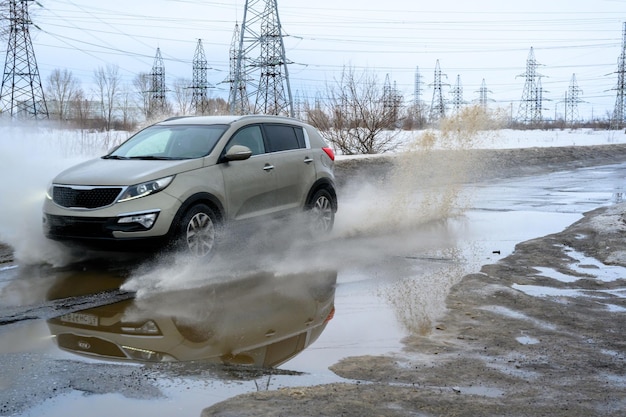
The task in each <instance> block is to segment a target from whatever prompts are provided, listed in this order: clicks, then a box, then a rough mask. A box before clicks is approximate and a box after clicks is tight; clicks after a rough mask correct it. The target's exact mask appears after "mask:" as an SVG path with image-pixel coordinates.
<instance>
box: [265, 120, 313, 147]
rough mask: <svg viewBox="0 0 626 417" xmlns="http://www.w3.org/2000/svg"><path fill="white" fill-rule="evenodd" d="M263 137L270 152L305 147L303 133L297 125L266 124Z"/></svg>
mask: <svg viewBox="0 0 626 417" xmlns="http://www.w3.org/2000/svg"><path fill="white" fill-rule="evenodd" d="M264 130H265V138H266V140H267V142H268V145H269V148H270V149H269V150H270V152H280V151H288V150H292V149H300V148H305V147H306V145H305V141H304V133H303V132H302V128H301V127H299V126H289V125H279V124H266V125H264Z"/></svg>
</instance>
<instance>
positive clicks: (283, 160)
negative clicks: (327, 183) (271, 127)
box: [274, 149, 318, 210]
mask: <svg viewBox="0 0 626 417" xmlns="http://www.w3.org/2000/svg"><path fill="white" fill-rule="evenodd" d="M316 152H318V151H316V150H314V149H295V150H290V151H284V152H277V153H275V154H274V165H275V167H276V181H277V184H276V205H277V206H278V207H279V209H280V210H286V209H295V208H299V207H301V205H302V204H303V203H302V201H303V197H305V196H306V195H307V192H308V190H309V188H310V187H311V186H312V185H313V183H314V182H315V179H316V169H315V164H314V163H313V161H314V160H313V158H314V157H315V155H314V154H315V153H316Z"/></svg>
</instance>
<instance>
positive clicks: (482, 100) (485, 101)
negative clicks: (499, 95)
mask: <svg viewBox="0 0 626 417" xmlns="http://www.w3.org/2000/svg"><path fill="white" fill-rule="evenodd" d="M489 93H493V91H491V90H489V89H488V88H487V83H486V82H485V79H484V78H483V81H482V83H480V88H479V89H478V105H479V106H480V107H482V108H483V109H484V110H486V109H487V106H488V105H489V102H490V101H493V100H492V99H490V98H489Z"/></svg>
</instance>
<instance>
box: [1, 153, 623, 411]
mask: <svg viewBox="0 0 626 417" xmlns="http://www.w3.org/2000/svg"><path fill="white" fill-rule="evenodd" d="M625 176H626V164H618V165H605V166H599V167H593V168H577V169H572V170H563V171H559V172H555V173H551V174H541V175H533V176H527V177H521V178H511V179H502V180H498V181H490V182H488V183H487V182H486V183H477V184H473V185H472V186H466V187H464V189H463V190H462V191H459V194H458V198H459V199H466V201H467V202H468V207H466V208H465V209H464V210H463V211H462V213H460V214H459V213H458V212H457V213H455V214H454V216H450V217H449V218H447V219H446V221H445V222H437V223H431V224H429V225H428V226H425V227H422V228H419V229H417V230H410V231H402V230H395V231H393V233H385V232H380V231H378V230H375V231H368V230H365V231H359V232H358V233H352V232H351V231H352V230H353V229H352V224H351V220H352V219H346V220H345V221H343V220H342V219H341V217H339V218H338V225H337V226H338V235H337V236H335V237H333V238H332V239H329V240H328V241H326V242H323V244H322V245H318V246H316V247H315V248H316V249H315V250H314V249H312V248H311V246H309V245H306V244H304V245H300V244H298V245H288V246H289V247H290V248H291V249H290V250H289V251H284V250H280V251H276V250H274V249H272V248H271V247H270V248H265V249H263V250H259V254H257V255H250V254H249V253H247V252H245V253H246V255H250V256H247V257H246V258H247V259H245V261H242V259H241V257H237V258H235V259H233V258H232V257H229V256H224V257H223V258H222V259H217V263H216V265H212V266H211V267H208V266H206V265H196V264H193V263H190V262H189V261H188V260H186V259H169V260H168V261H167V262H165V263H159V262H154V263H144V262H142V260H141V259H134V260H128V259H124V260H116V259H113V260H110V259H107V260H105V261H102V260H98V261H96V260H89V261H86V262H82V263H76V264H72V265H68V266H66V267H62V268H52V267H49V266H44V265H29V266H27V265H20V264H19V263H17V264H15V263H11V262H5V263H3V264H0V365H1V367H2V369H3V372H2V375H1V376H0V415H37V416H55V415H67V413H68V410H74V411H76V412H84V413H88V414H89V415H93V416H95V415H103V416H104V415H110V414H121V415H131V414H132V415H153V416H165V415H172V414H174V413H175V414H176V415H180V416H187V415H189V416H197V415H199V414H200V412H201V410H202V409H203V408H205V407H207V406H209V405H211V404H213V403H215V402H218V401H220V400H222V399H225V398H229V397H231V396H233V395H236V394H238V393H242V392H250V391H254V390H264V389H277V388H280V387H284V386H300V385H311V384H320V383H327V382H334V381H339V380H341V378H339V377H337V376H336V375H334V374H333V373H332V372H330V371H329V370H328V367H329V366H330V365H332V364H333V363H335V362H336V361H337V360H339V359H341V358H343V357H346V356H354V355H366V354H367V355H376V354H382V353H386V352H392V351H396V350H399V349H401V347H402V343H401V340H402V338H403V337H404V336H406V335H408V334H411V333H412V332H419V331H420V328H421V327H428V326H430V325H432V323H433V322H434V320H436V317H437V316H438V315H439V314H441V312H442V311H443V308H444V301H445V296H446V294H447V290H448V289H449V288H450V287H451V286H452V285H453V284H455V283H456V282H458V280H459V279H460V277H462V276H463V274H465V273H468V272H472V271H475V270H476V268H478V267H479V266H480V265H483V264H485V263H489V262H494V261H497V260H498V259H499V258H500V257H504V256H506V255H508V254H510V253H511V252H512V251H513V249H514V245H515V244H516V243H518V242H521V241H524V240H528V239H531V238H534V237H538V236H543V235H546V234H549V233H553V232H556V231H559V230H562V229H563V228H564V227H566V226H567V225H569V224H571V223H573V222H574V221H576V220H577V219H578V218H580V216H581V215H582V213H584V212H586V211H589V210H592V209H594V208H597V207H599V206H602V205H609V204H612V202H614V201H617V200H620V199H621V197H622V193H623V183H624V182H623V179H624V177H625ZM360 203H361V200H360V199H359V197H358V195H357V194H354V195H348V196H347V198H346V199H345V201H344V202H343V207H342V209H343V210H344V212H347V213H351V214H354V213H357V212H356V211H354V210H355V209H356V208H357V207H359V206H360V205H361V204H360ZM340 214H341V213H340ZM361 218H367V216H365V217H361ZM342 222H343V224H342ZM287 243H293V242H287ZM292 246H296V247H295V248H292ZM278 247H279V248H282V246H280V245H278ZM234 260H236V261H237V262H236V263H235V262H234ZM407 280H408V281H411V282H413V283H417V284H418V285H419V287H420V289H421V291H420V295H419V296H418V299H417V300H416V299H415V298H412V299H410V300H409V299H404V298H403V294H406V291H405V290H406V287H405V285H406V282H407ZM268 300H271V302H268ZM416 310H418V311H416ZM287 318H288V319H287ZM407 318H410V320H408V319H407ZM59 335H67V336H62V337H59ZM171 335H173V338H172V337H170V336H171ZM269 342H275V343H269ZM59 343H61V344H64V347H65V350H61V349H59V347H58V344H59ZM268 346H272V347H268ZM94 355H97V356H94ZM113 355H118V356H117V357H114V356H113ZM292 355H296V356H295V357H293V358H291V359H289V358H290V357H291V356H292ZM103 359H106V360H103ZM177 360H182V361H183V362H178V361H177ZM283 361H285V362H284V363H283V364H281V363H282V362H283ZM137 363H141V364H143V365H142V366H137ZM223 363H226V364H227V365H223ZM277 364H278V367H277V368H275V369H273V370H269V369H266V370H259V369H258V366H261V367H264V366H268V365H277ZM250 365H257V366H253V367H250ZM74 411H72V412H74Z"/></svg>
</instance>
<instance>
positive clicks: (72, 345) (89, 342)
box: [57, 333, 126, 358]
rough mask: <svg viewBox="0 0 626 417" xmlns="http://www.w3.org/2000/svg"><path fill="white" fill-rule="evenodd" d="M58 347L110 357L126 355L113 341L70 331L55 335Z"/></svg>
mask: <svg viewBox="0 0 626 417" xmlns="http://www.w3.org/2000/svg"><path fill="white" fill-rule="evenodd" d="M57 343H58V344H59V347H60V348H63V349H69V350H71V351H74V352H78V353H87V354H92V355H99V356H107V357H110V358H126V355H125V354H124V352H123V351H122V349H120V347H119V346H118V345H116V344H115V343H113V342H111V341H108V340H105V339H101V338H99V337H93V336H79V335H76V334H72V333H61V334H59V335H57Z"/></svg>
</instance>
